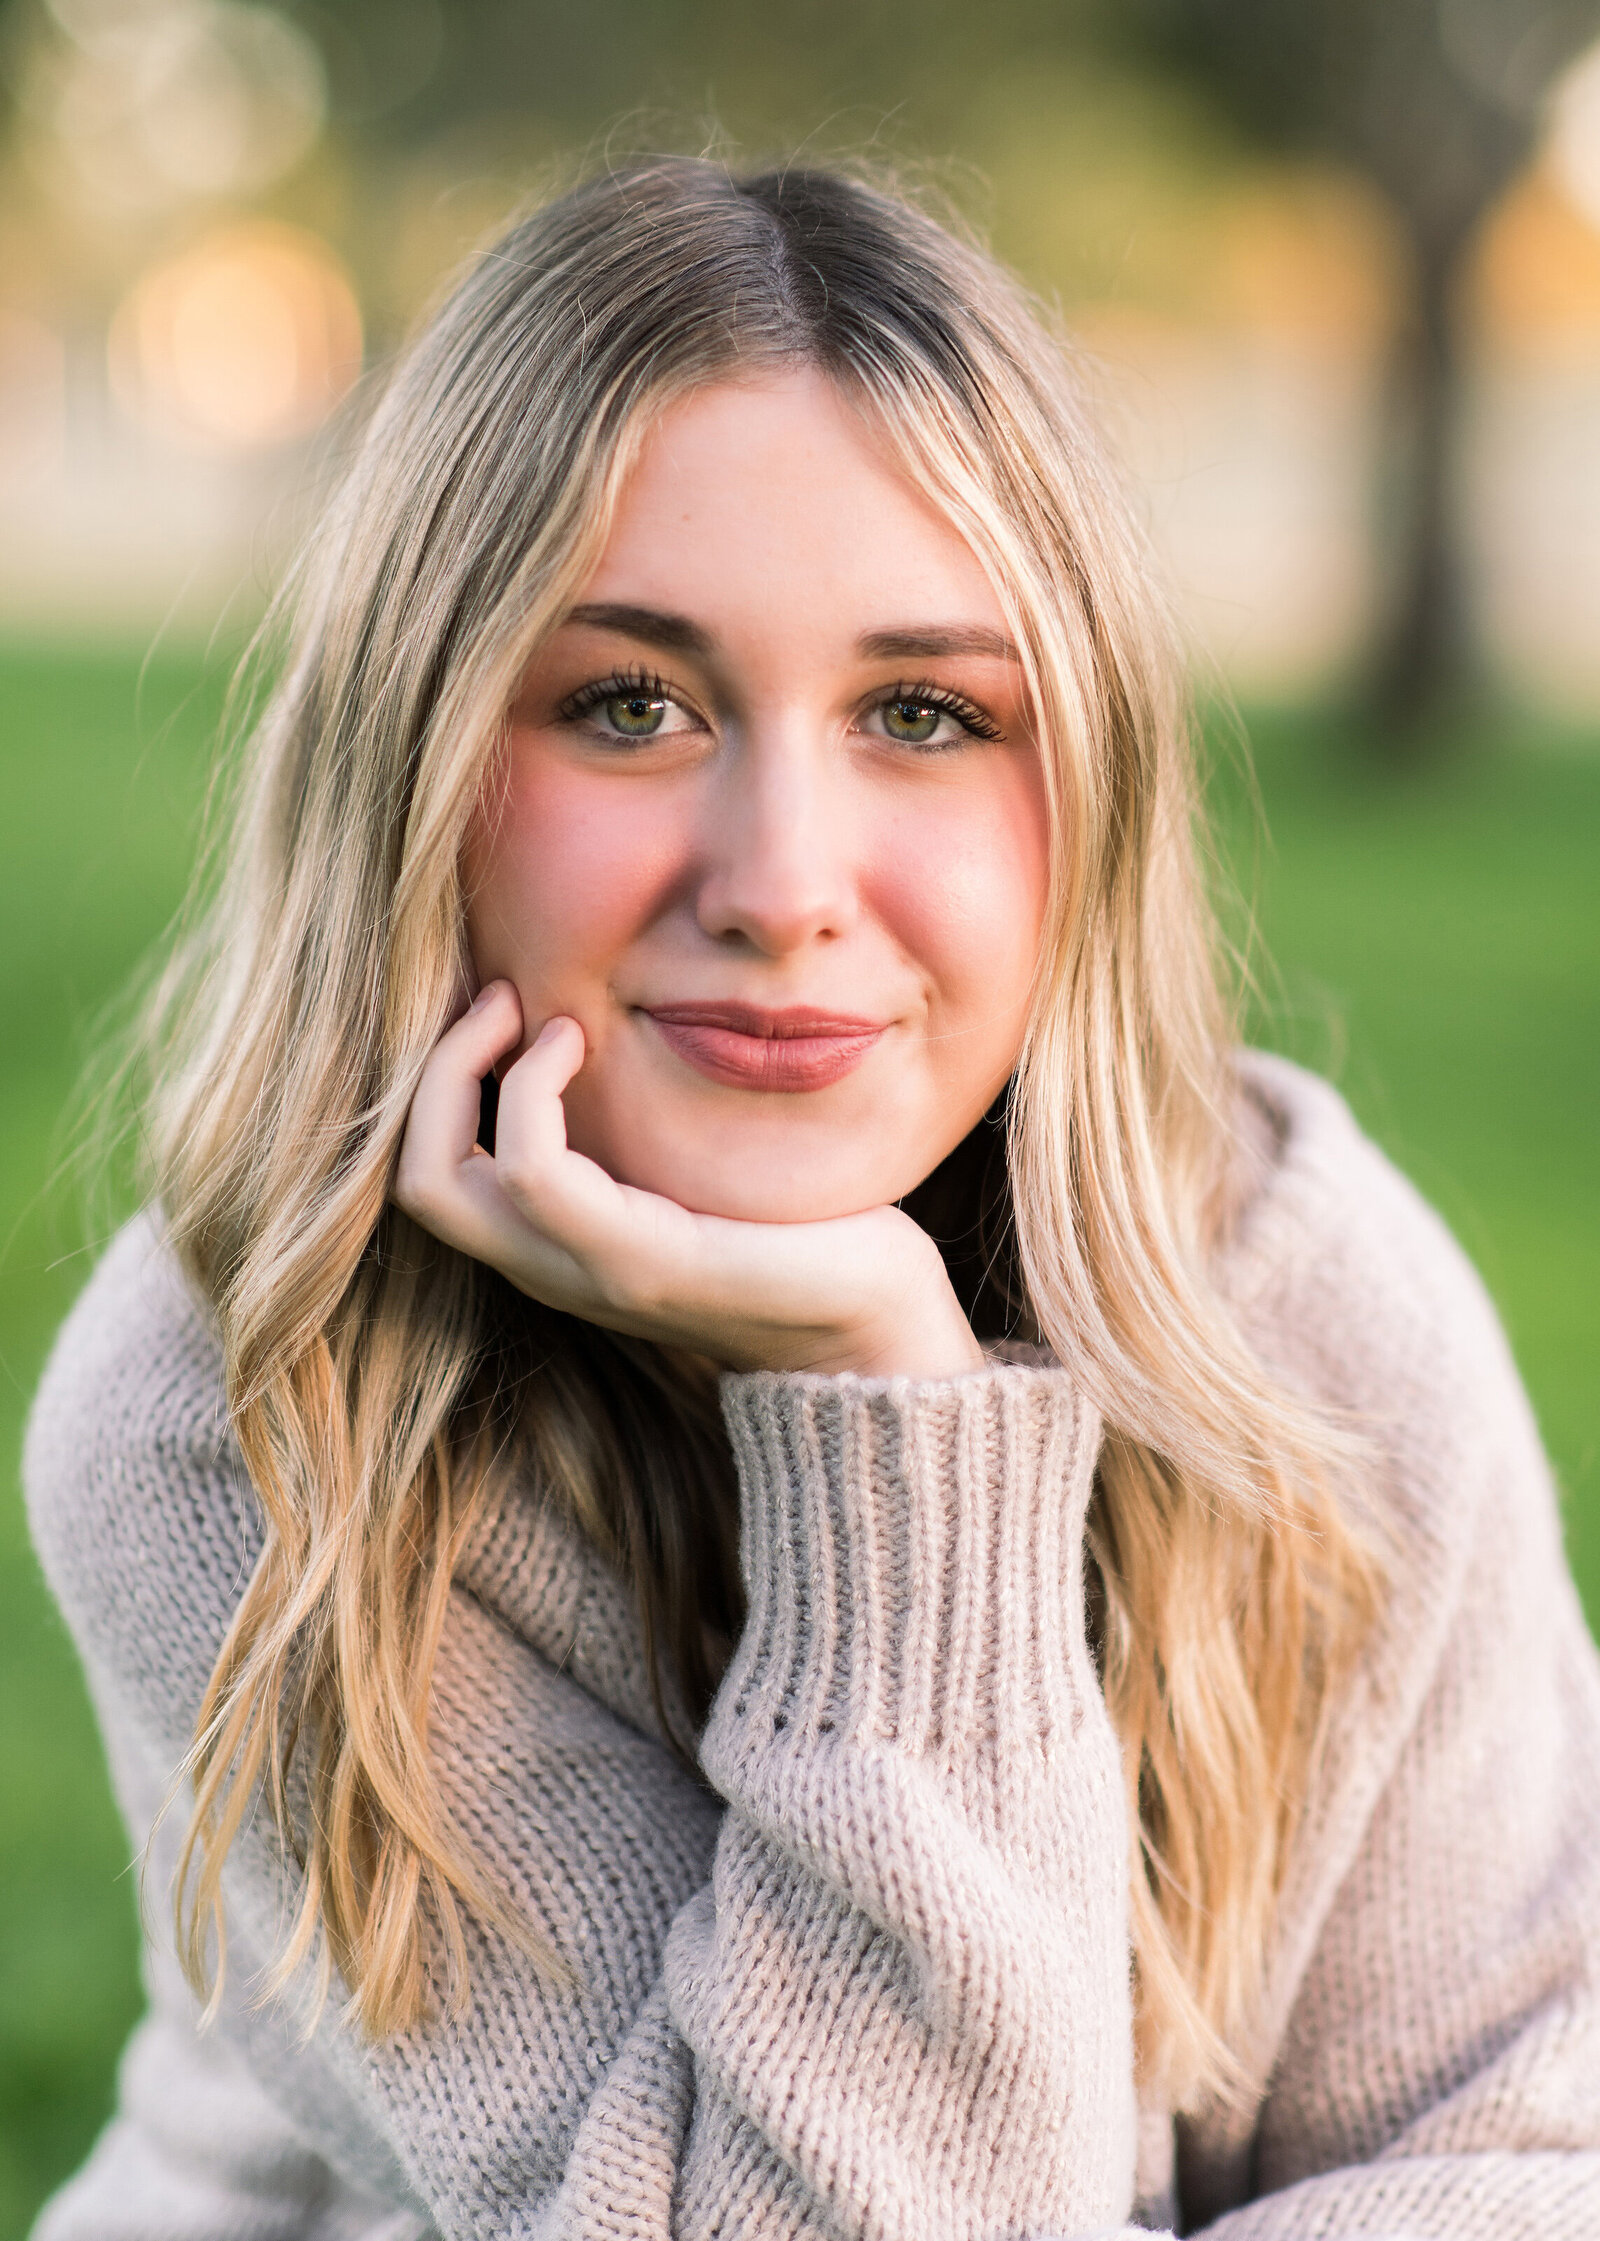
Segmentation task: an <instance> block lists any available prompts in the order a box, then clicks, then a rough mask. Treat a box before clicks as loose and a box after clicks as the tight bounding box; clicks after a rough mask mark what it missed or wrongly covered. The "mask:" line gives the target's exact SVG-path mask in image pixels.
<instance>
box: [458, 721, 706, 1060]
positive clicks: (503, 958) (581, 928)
mask: <svg viewBox="0 0 1600 2241" xmlns="http://www.w3.org/2000/svg"><path fill="white" fill-rule="evenodd" d="M463 868H464V872H465V876H466V879H467V883H468V886H467V894H468V902H467V925H468V934H469V938H470V941H471V944H472V954H473V963H474V966H475V967H476V969H477V972H478V974H479V977H480V978H481V979H491V978H493V977H495V976H496V975H498V974H505V975H507V976H508V977H510V978H511V979H512V980H514V981H516V983H517V984H518V987H519V988H520V989H521V991H522V994H523V996H524V998H525V999H526V998H535V997H537V998H541V999H543V1000H545V1001H547V1002H548V1003H550V1004H551V1005H561V1006H567V1005H570V1006H571V1007H572V1008H573V1009H574V1010H575V1011H578V1012H579V1014H580V1016H584V1015H585V1014H587V1015H589V1016H585V1017H584V1024H585V1026H586V1027H589V1028H591V1029H593V1028H597V1027H598V1026H599V1024H600V1022H599V1020H598V1018H596V1017H594V1016H593V1006H594V1003H595V1001H596V999H597V997H599V996H601V995H603V993H604V990H605V989H606V987H607V986H608V985H609V982H610V979H611V975H612V972H613V970H614V969H615V967H616V965H617V964H618V963H619V961H620V960H621V958H622V957H623V955H624V954H625V952H626V950H627V949H628V947H629V945H630V943H632V942H633V941H635V940H636V939H638V937H639V936H640V934H641V933H643V932H644V931H645V930H646V929H647V928H648V927H649V926H650V925H651V923H652V922H653V921H654V919H655V918H656V917H657V916H658V915H659V913H660V912H661V910H662V909H663V908H665V907H667V905H668V904H669V903H670V900H671V896H672V893H673V890H674V886H675V884H676V880H677V878H678V876H679V874H680V871H681V850H680V849H679V847H678V846H677V844H676V842H675V838H674V833H673V826H672V820H671V819H670V817H664V816H663V815H662V805H661V803H660V801H659V800H658V799H655V798H654V796H653V790H652V789H649V788H646V787H641V786H636V785H630V784H629V783H627V782H626V781H618V780H617V779H614V778H608V777H607V776H605V775H604V774H600V773H595V772H592V771H585V770H575V769H573V768H571V767H570V766H565V765H562V764H560V763H558V762H556V761H555V760H554V758H549V759H546V758H542V757H539V756H538V755H537V754H528V755H525V756H522V757H520V758H519V761H518V766H517V768H516V769H515V770H514V772H513V774H512V777H511V779H510V781H509V783H508V784H507V785H506V787H505V788H504V790H503V791H502V793H501V796H500V799H499V803H498V813H497V814H496V815H494V816H493V817H485V818H483V819H482V820H481V821H480V823H478V824H477V825H476V826H475V827H474V829H473V831H472V833H471V834H470V835H469V838H468V843H467V849H466V854H465V860H464V866H463Z"/></svg>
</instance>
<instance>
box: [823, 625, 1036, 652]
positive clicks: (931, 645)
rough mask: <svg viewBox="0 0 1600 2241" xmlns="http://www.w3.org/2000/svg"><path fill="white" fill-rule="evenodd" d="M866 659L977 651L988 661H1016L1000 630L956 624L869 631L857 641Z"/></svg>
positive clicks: (1011, 646) (857, 648)
mask: <svg viewBox="0 0 1600 2241" xmlns="http://www.w3.org/2000/svg"><path fill="white" fill-rule="evenodd" d="M856 651H857V653H859V654H862V655H864V656H865V658H866V659H867V660H868V661H896V660H900V661H938V660H939V659H940V657H941V656H943V655H951V654H969V655H970V654H976V655H982V656H985V657H986V658H988V659H989V660H991V661H1015V660H1017V658H1018V655H1017V649H1016V647H1015V646H1014V645H1013V644H1012V643H1011V640H1010V639H1009V638H1008V637H1006V635H1005V633H1004V632H1003V631H999V630H985V629H983V628H982V627H981V626H977V625H966V624H956V625H953V626H951V627H950V628H948V629H945V628H941V627H940V626H938V625H933V626H924V627H923V628H920V629H916V628H913V629H909V630H869V631H868V632H867V634H866V636H865V637H864V638H859V639H857V641H856Z"/></svg>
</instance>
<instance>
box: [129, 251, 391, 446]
mask: <svg viewBox="0 0 1600 2241" xmlns="http://www.w3.org/2000/svg"><path fill="white" fill-rule="evenodd" d="M360 368H361V315H360V312H359V311H358V309H357V307H356V298H355V292H354V290H353V288H352V287H351V284H350V280H349V277H348V275H347V274H346V272H345V270H344V268H343V266H342V265H341V264H340V262H339V260H338V259H337V258H336V257H335V256H334V254H333V252H332V251H331V250H330V249H329V248H328V247H327V245H326V243H324V242H322V241H319V240H318V239H317V237H316V236H315V235H314V234H310V233H305V232H302V231H301V230H299V229H298V228H295V227H291V226H284V225H276V224H271V223H268V222H266V221H257V222H254V223H250V224H243V225H234V226H229V227H224V228H221V229H219V230H218V231H216V232H213V233H210V234H208V235H206V236H205V237H204V238H203V239H202V240H200V241H198V242H196V243H195V244H194V246H193V247H192V248H190V249H188V250H186V251H185V252H184V253H183V254H182V255H181V256H179V257H175V258H173V259H172V260H171V261H170V262H168V263H165V264H161V265H158V266H156V267H155V268H154V269H153V270H152V271H150V272H147V273H146V274H145V275H144V276H143V278H142V279H141V280H139V281H138V282H137V284H136V285H135V286H134V288H133V289H132V291H131V292H130V293H129V295H128V296H127V298H126V299H125V301H124V302H123V304H122V306H121V308H120V309H119V311H118V312H117V315H116V317H115V319H114V320H113V321H112V325H111V336H110V372H111V385H112V391H113V394H114V395H115V397H116V399H117V401H118V403H119V404H120V405H121V406H122V407H123V409H124V410H125V411H127V412H128V413H130V414H131V415H132V416H133V417H134V418H135V419H136V420H138V421H140V422H142V423H143V424H144V425H145V426H146V427H147V428H149V429H152V430H153V431H155V432H156V433H158V434H160V435H163V436H165V437H167V438H169V439H171V440H174V441H176V442H179V443H182V444H186V445H189V446H191V447H199V448H204V449H209V450H220V451H235V452H243V451H255V450H261V449H264V448H268V447H271V446H274V445H280V444H284V443H290V442H293V441H294V440H295V439H296V438H297V437H302V436H305V435H308V434H310V433H311V431H312V430H313V429H315V428H317V427H318V426H320V425H321V423H322V422H323V421H324V420H325V419H326V418H327V416H328V414H329V413H330V412H331V411H332V410H333V408H334V406H335V405H336V404H337V403H338V402H339V400H340V398H341V397H343V396H344V394H345V393H346V391H347V390H348V389H349V388H350V386H351V384H352V383H353V382H354V380H355V379H356V376H357V374H358V373H359V372H360Z"/></svg>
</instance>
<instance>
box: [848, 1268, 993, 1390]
mask: <svg viewBox="0 0 1600 2241" xmlns="http://www.w3.org/2000/svg"><path fill="white" fill-rule="evenodd" d="M890 1283H891V1286H892V1288H891V1290H890V1292H889V1296H888V1297H887V1298H886V1299H885V1300H884V1301H882V1303H881V1304H880V1305H879V1306H878V1307H877V1308H876V1310H875V1311H874V1312H872V1313H870V1314H868V1315H866V1316H863V1317H862V1319H861V1320H860V1322H859V1323H855V1324H852V1325H851V1326H850V1328H849V1329H848V1330H845V1331H841V1332H840V1334H839V1337H838V1340H837V1342H836V1344H834V1345H832V1346H830V1347H829V1348H827V1349H826V1350H825V1352H824V1353H823V1354H822V1356H821V1357H819V1358H818V1359H817V1360H815V1361H814V1362H812V1363H810V1364H808V1367H810V1368H811V1369H813V1370H815V1371H817V1372H819V1373H820V1374H821V1375H823V1376H833V1377H838V1376H845V1375H853V1376H856V1377H914V1378H942V1377H962V1376H965V1375H967V1374H968V1373H969V1372H970V1371H972V1370H981V1369H983V1368H984V1367H985V1366H986V1365H985V1361H984V1353H983V1349H982V1347H981V1346H980V1345H979V1344H978V1341H977V1338H976V1336H975V1335H974V1332H973V1329H972V1325H971V1324H970V1323H969V1322H968V1321H967V1318H966V1315H965V1314H964V1313H963V1311H962V1307H961V1303H960V1301H959V1300H958V1299H957V1298H956V1295H955V1293H954V1291H953V1290H952V1289H951V1286H950V1278H949V1276H948V1274H947V1273H946V1270H945V1265H944V1262H943V1260H942V1259H941V1258H940V1256H939V1253H938V1249H937V1247H935V1246H933V1245H932V1244H931V1243H929V1245H928V1248H927V1254H926V1258H925V1259H924V1258H923V1256H921V1255H919V1256H918V1262H917V1263H916V1264H914V1265H913V1266H912V1267H910V1268H909V1269H902V1270H901V1271H899V1272H898V1281H896V1280H895V1277H894V1275H893V1274H891V1277H890Z"/></svg>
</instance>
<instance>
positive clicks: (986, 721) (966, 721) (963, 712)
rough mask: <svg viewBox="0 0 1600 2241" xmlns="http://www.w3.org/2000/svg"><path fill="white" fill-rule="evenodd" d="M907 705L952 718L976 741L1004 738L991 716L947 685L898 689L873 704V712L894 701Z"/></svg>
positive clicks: (898, 686)
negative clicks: (903, 702) (936, 711)
mask: <svg viewBox="0 0 1600 2241" xmlns="http://www.w3.org/2000/svg"><path fill="white" fill-rule="evenodd" d="M897 700H901V701H905V702H907V703H908V704H909V705H910V706H911V707H913V708H936V709H937V710H938V711H939V714H940V715H941V716H953V717H954V718H955V720H956V722H957V723H958V724H959V725H960V726H961V728H962V730H963V731H967V732H970V733H971V734H972V736H973V738H974V739H988V740H995V739H1002V738H1004V736H1005V734H1004V733H1003V732H1002V731H1001V729H1000V726H999V725H998V724H997V723H996V722H995V720H994V718H993V717H992V716H986V715H985V714H984V712H983V710H982V709H981V708H980V707H978V705H977V703H976V702H975V701H971V700H968V698H967V697H966V695H965V693H956V692H952V691H951V690H950V688H949V687H948V686H947V685H930V684H920V685H896V686H895V687H894V689H893V690H892V691H891V692H886V693H884V694H883V695H882V697H881V698H880V699H876V700H874V701H873V702H872V706H873V707H874V708H888V707H891V706H892V705H893V704H894V702H895V701H897Z"/></svg>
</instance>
